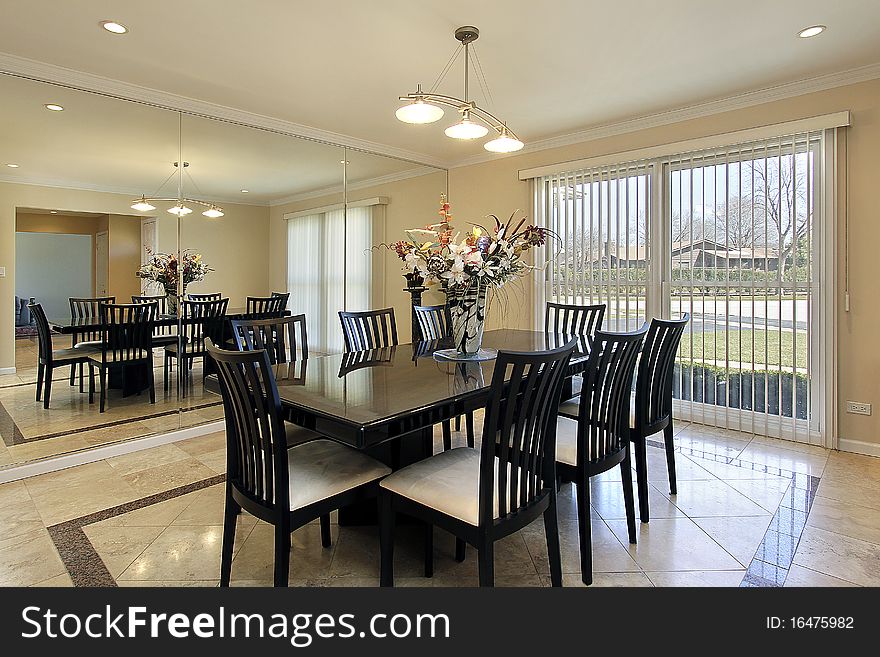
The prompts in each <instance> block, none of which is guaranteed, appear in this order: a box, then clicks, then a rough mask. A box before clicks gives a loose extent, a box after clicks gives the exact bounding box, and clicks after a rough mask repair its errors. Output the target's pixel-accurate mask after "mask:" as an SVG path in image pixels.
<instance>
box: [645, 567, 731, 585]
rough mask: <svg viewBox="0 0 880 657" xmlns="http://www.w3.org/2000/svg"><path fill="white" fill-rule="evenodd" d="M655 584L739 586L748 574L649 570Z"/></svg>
mask: <svg viewBox="0 0 880 657" xmlns="http://www.w3.org/2000/svg"><path fill="white" fill-rule="evenodd" d="M645 574H646V575H647V576H648V579H650V580H651V582H653V584H654V586H662V587H670V586H671V587H685V586H711V587H716V586H721V587H737V586H739V583H740V582H742V579H743V576H744V575H745V574H746V571H745V569H742V570H692V571H685V572H649V573H645Z"/></svg>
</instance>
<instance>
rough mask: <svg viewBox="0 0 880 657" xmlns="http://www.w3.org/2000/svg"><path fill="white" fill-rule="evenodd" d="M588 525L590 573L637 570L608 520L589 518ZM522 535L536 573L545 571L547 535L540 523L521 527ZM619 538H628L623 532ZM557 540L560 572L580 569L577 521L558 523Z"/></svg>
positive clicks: (546, 566)
mask: <svg viewBox="0 0 880 657" xmlns="http://www.w3.org/2000/svg"><path fill="white" fill-rule="evenodd" d="M623 525H624V527H626V521H623ZM590 526H591V530H592V534H593V535H592V555H593V573H600V572H608V573H615V572H616V573H620V572H633V571H638V570H639V566H638V564H637V563H636V562H635V561H634V560H633V558H632V556H630V554H629V553H628V552H627V548H625V547H624V546H623V545H622V544H621V540H620V538H619V537H617V536H615V535H614V533H613V532H612V531H611V529H609V525H608V524H606V523H605V522H603V521H601V520H593V521H592V522H591V525H590ZM522 535H523V539H524V540H525V542H526V546H527V547H528V549H529V553H531V555H532V561H533V562H534V564H535V568H536V569H537V571H538V573H540V574H542V575H548V574H549V573H550V561H549V559H548V557H547V538H546V535H545V534H544V528H543V525H542V526H540V528H539V529H538V530H531V529H530V531H523V532H522ZM622 540H623V541H627V540H628V539H627V537H626V536H625V535H624V537H623V539H622ZM559 544H560V552H561V553H562V572H563V573H580V572H581V556H580V555H581V553H580V540H579V538H578V526H577V522H564V523H560V524H559Z"/></svg>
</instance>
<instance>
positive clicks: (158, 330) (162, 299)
mask: <svg viewBox="0 0 880 657" xmlns="http://www.w3.org/2000/svg"><path fill="white" fill-rule="evenodd" d="M131 302H132V303H155V304H156V310H157V313H158V315H157V319H158V318H159V317H161V316H163V315H168V297H167V296H166V295H164V294H158V295H143V296H138V295H132V297H131ZM176 342H177V333H176V332H175V330H174V329H172V327H171V326H169V325H167V324H158V323H157V324H156V325H155V326H154V327H153V348H154V349H158V348H161V347H164V346H166V345H169V344H175V343H176Z"/></svg>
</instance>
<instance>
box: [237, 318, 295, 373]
mask: <svg viewBox="0 0 880 657" xmlns="http://www.w3.org/2000/svg"><path fill="white" fill-rule="evenodd" d="M230 323H231V324H232V339H233V340H234V341H235V346H236V347H237V348H238V350H239V351H245V350H250V351H252V350H254V349H265V350H266V353H267V354H268V355H269V362H270V363H272V364H273V365H276V364H278V363H289V362H291V361H295V360H306V359H307V358H308V357H309V340H308V333H307V331H306V316H305V315H292V316H290V317H278V318H269V319H236V320H233V321H232V322H230Z"/></svg>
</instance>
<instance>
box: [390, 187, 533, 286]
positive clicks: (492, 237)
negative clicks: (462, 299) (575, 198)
mask: <svg viewBox="0 0 880 657" xmlns="http://www.w3.org/2000/svg"><path fill="white" fill-rule="evenodd" d="M439 214H440V218H441V221H440V222H438V223H436V224H431V225H428V226H425V228H423V229H411V230H407V231H405V232H406V235H407V237H408V238H409V239H408V240H401V241H399V242H395V243H394V244H391V245H390V247H391V249H392V250H393V251H394V252H395V253H396V254H397V256H398V257H399V258H400V259H401V260H403V262H404V271H408V272H411V273H417V274H419V275H421V276H422V277H423V278H424V279H425V282H426V283H433V282H439V283H441V284H442V285H443V286H444V287H445V288H446V289H448V290H453V289H456V288H458V289H461V288H468V287H471V286H476V287H489V288H500V287H502V286H503V285H504V284H505V283H507V282H509V281H511V280H514V279H517V278H520V277H522V276H525V275H526V274H527V273H528V272H530V271H531V270H533V269H534V265H531V264H529V263H528V262H526V259H525V257H526V253H527V252H528V251H529V250H530V249H531V248H533V247H537V246H543V245H544V243H545V242H546V240H547V236H548V233H547V230H546V229H544V228H540V227H538V226H534V225H532V224H527V223H526V217H523V218H522V219H520V220H519V221H518V222H516V215H517V212H514V213H513V214H511V215H510V218H509V219H508V220H507V221H506V222H502V221H501V220H500V219H498V217H496V216H495V215H488V216H489V217H490V218H492V219H493V220H494V224H493V225H492V228H491V230H487V229H486V228H485V227H483V226H479V225H474V226H473V227H472V228H471V229H470V230H469V231H467V232H465V233H464V234H461V233H457V232H455V230H454V229H453V227H452V223H451V222H452V215H451V214H450V212H449V203H448V202H447V201H446V196H445V195H443V196H442V197H441V205H440V211H439Z"/></svg>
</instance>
